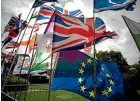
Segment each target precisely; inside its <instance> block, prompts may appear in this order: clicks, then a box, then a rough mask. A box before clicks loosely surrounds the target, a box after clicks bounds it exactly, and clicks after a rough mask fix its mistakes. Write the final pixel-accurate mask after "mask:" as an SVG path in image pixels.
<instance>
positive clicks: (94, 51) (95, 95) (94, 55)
mask: <svg viewBox="0 0 140 101" xmlns="http://www.w3.org/2000/svg"><path fill="white" fill-rule="evenodd" d="M94 6H95V2H94V0H93V18H94V19H93V27H94V30H93V34H94V48H93V49H94V50H93V53H94V54H93V58H94V97H95V98H94V99H95V100H94V101H97V94H96V59H95V57H96V48H95V39H96V36H95V35H96V32H95V14H94V8H95V7H94Z"/></svg>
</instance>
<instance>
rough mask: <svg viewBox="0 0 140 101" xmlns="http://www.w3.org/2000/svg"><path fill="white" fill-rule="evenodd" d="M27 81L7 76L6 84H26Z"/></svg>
mask: <svg viewBox="0 0 140 101" xmlns="http://www.w3.org/2000/svg"><path fill="white" fill-rule="evenodd" d="M26 83H27V81H26V79H24V78H21V77H18V76H8V79H7V84H8V85H10V84H26Z"/></svg>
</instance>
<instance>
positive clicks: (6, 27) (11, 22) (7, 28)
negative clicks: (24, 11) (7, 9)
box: [4, 16, 18, 32]
mask: <svg viewBox="0 0 140 101" xmlns="http://www.w3.org/2000/svg"><path fill="white" fill-rule="evenodd" d="M16 20H18V17H14V16H12V17H11V18H10V20H9V22H8V24H7V26H5V29H4V32H8V31H10V30H11V29H12V27H13V26H15V25H16Z"/></svg>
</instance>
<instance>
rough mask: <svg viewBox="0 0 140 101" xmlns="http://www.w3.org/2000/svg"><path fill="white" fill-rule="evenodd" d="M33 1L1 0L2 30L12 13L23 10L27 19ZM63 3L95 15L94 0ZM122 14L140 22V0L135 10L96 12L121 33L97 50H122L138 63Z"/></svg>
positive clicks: (65, 5) (69, 7) (71, 8)
mask: <svg viewBox="0 0 140 101" xmlns="http://www.w3.org/2000/svg"><path fill="white" fill-rule="evenodd" d="M72 1H73V2H72ZM33 2H34V0H1V4H2V5H1V30H2V31H3V29H4V26H6V24H7V23H8V21H9V19H10V17H11V15H12V14H13V15H18V14H19V13H21V12H22V18H23V19H26V16H27V14H28V13H29V10H30V8H31V6H32V4H33ZM61 4H62V6H63V7H64V8H65V9H68V10H74V9H78V8H79V9H81V10H82V12H83V13H84V15H85V17H92V16H93V13H92V11H93V0H70V1H69V2H65V3H64V2H63V3H61ZM121 15H125V16H127V17H129V18H130V19H133V20H134V21H136V22H140V0H137V3H136V8H135V10H134V11H125V10H121V11H104V12H100V13H96V14H95V16H97V17H100V18H102V19H103V20H104V22H105V24H106V26H107V30H111V31H116V32H117V33H118V35H119V38H117V39H113V40H111V39H108V40H106V41H104V42H102V43H100V44H98V45H96V50H97V51H100V50H103V51H105V50H111V49H113V50H116V51H120V52H121V53H122V54H123V56H124V58H126V59H127V62H128V63H129V64H133V63H137V62H138V60H140V53H139V51H138V49H137V47H136V44H135V43H134V40H133V38H132V36H131V34H130V32H129V30H128V28H127V27H126V25H125V23H124V21H123V19H122V17H121Z"/></svg>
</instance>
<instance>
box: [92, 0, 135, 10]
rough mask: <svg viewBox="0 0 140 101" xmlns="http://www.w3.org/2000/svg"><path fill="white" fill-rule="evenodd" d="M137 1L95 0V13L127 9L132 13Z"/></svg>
mask: <svg viewBox="0 0 140 101" xmlns="http://www.w3.org/2000/svg"><path fill="white" fill-rule="evenodd" d="M136 1H137V0H94V8H95V11H94V12H101V11H106V10H121V9H126V10H127V11H132V10H133V9H134V7H133V6H134V5H136Z"/></svg>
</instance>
